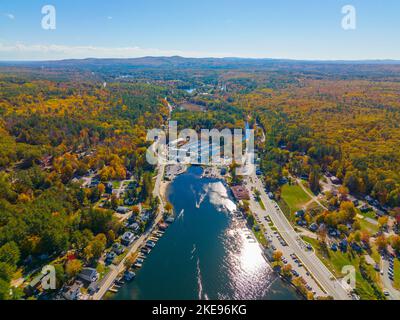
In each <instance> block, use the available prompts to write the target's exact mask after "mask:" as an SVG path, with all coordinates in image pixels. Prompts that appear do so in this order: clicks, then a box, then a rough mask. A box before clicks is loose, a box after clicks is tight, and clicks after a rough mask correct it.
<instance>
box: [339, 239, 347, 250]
mask: <svg viewBox="0 0 400 320" xmlns="http://www.w3.org/2000/svg"><path fill="white" fill-rule="evenodd" d="M339 246H340V250H341V251H342V252H346V251H347V240H346V239H343V240H342V241H340V243H339Z"/></svg>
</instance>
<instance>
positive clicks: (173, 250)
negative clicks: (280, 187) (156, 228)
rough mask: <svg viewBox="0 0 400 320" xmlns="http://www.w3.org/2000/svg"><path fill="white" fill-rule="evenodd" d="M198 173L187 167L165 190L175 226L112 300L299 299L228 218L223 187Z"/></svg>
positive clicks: (239, 226) (238, 224)
mask: <svg viewBox="0 0 400 320" xmlns="http://www.w3.org/2000/svg"><path fill="white" fill-rule="evenodd" d="M201 172H202V169H201V168H200V167H191V168H189V170H188V171H187V173H185V174H183V175H181V176H179V177H177V178H176V180H175V181H174V182H173V183H172V184H171V185H170V187H169V190H168V198H169V200H170V202H171V203H172V204H173V205H174V208H175V211H176V212H177V218H176V221H175V222H174V223H173V224H172V225H171V226H170V227H169V229H168V230H167V231H166V233H165V235H164V236H163V237H162V238H161V239H160V240H159V241H158V243H157V246H156V247H155V248H154V249H153V250H152V252H151V253H150V255H149V256H148V258H147V259H146V260H145V262H144V265H143V267H142V269H140V270H138V271H137V272H136V274H137V276H136V278H135V279H134V280H133V281H132V282H131V283H129V284H126V285H125V286H123V287H122V288H121V289H120V291H119V292H118V293H117V294H116V295H115V296H114V297H113V299H116V300H118V299H119V300H131V299H140V300H142V299H143V300H151V299H166V300H170V299H183V300H187V299H195V300H196V299H299V297H298V296H297V294H296V293H295V292H294V290H293V289H292V288H291V287H289V286H287V285H286V284H285V283H283V282H282V280H281V279H280V278H279V277H277V276H276V275H275V274H274V273H273V272H272V270H271V267H270V266H269V264H268V263H267V262H266V261H265V259H264V257H263V255H262V250H261V248H260V246H259V244H258V243H257V242H256V241H254V239H253V238H250V237H249V235H250V233H249V231H248V229H247V228H246V227H245V225H244V224H243V222H242V221H240V220H237V219H236V218H233V217H232V216H231V215H230V214H229V212H230V211H231V210H233V209H234V208H235V204H234V203H233V202H232V201H231V199H230V197H229V195H228V194H227V190H226V188H225V186H224V185H223V183H222V182H221V181H219V180H215V179H201V178H200V175H201Z"/></svg>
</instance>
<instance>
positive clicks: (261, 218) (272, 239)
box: [250, 197, 327, 297]
mask: <svg viewBox="0 0 400 320" xmlns="http://www.w3.org/2000/svg"><path fill="white" fill-rule="evenodd" d="M250 209H251V211H252V212H253V213H254V214H255V216H256V219H257V222H258V223H259V224H262V225H263V226H264V228H265V230H266V232H265V233H264V235H265V238H266V239H267V241H268V242H269V243H270V244H271V245H273V246H274V249H276V250H278V251H280V252H282V254H283V255H282V261H283V258H285V259H286V262H287V263H286V264H290V265H291V266H292V270H295V271H297V272H298V274H299V275H300V276H301V277H302V278H303V279H304V280H305V281H306V283H307V284H308V285H309V286H310V287H311V288H312V291H313V292H314V294H315V297H326V296H327V294H326V292H324V291H323V290H322V289H321V288H320V287H319V286H318V284H317V282H316V281H315V279H314V278H313V277H312V276H311V274H310V273H309V272H308V271H307V270H306V269H305V268H304V267H300V266H299V265H298V264H297V263H296V262H295V261H294V259H293V258H292V257H291V256H290V255H291V254H292V253H293V250H292V249H291V248H290V247H289V246H284V245H283V244H282V243H281V242H280V241H279V239H278V235H277V234H275V232H274V230H273V229H272V227H271V226H270V225H269V224H268V221H267V220H266V219H265V218H266V217H267V216H268V213H267V212H266V211H265V210H263V209H262V208H261V207H260V205H259V203H258V202H257V201H256V200H255V199H254V197H252V198H251V200H250Z"/></svg>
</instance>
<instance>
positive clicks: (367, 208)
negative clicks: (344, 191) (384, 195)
mask: <svg viewBox="0 0 400 320" xmlns="http://www.w3.org/2000/svg"><path fill="white" fill-rule="evenodd" d="M370 210H371V208H370V206H369V205H367V204H364V205H362V206H361V207H360V211H361V212H368V211H370Z"/></svg>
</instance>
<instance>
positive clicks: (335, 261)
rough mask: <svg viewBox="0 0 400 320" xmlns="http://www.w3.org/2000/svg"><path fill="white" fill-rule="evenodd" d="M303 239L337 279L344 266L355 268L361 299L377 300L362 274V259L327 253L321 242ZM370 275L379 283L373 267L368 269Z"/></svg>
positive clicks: (351, 253) (338, 253)
mask: <svg viewBox="0 0 400 320" xmlns="http://www.w3.org/2000/svg"><path fill="white" fill-rule="evenodd" d="M303 239H304V240H305V241H307V242H309V243H310V244H311V245H312V246H313V248H314V249H315V252H316V254H317V256H318V258H320V259H321V261H322V262H323V263H324V264H325V265H326V266H327V267H328V269H329V270H330V271H331V272H332V273H333V274H334V275H335V276H336V277H337V278H342V277H343V274H342V269H343V267H344V266H348V265H351V266H354V267H355V269H356V290H357V293H358V294H359V295H360V297H361V299H367V300H376V299H377V295H376V293H375V290H374V288H373V287H372V286H371V285H370V283H369V280H367V279H364V278H363V277H362V275H361V272H360V257H359V256H358V255H357V254H355V253H353V252H351V251H348V252H347V253H343V252H341V251H337V252H334V251H332V250H330V249H328V252H325V251H323V250H322V249H321V246H320V244H319V242H318V241H317V240H315V239H312V238H308V237H303ZM367 270H368V273H369V274H370V275H371V277H373V278H374V279H376V281H377V282H379V274H378V273H377V272H376V271H375V270H374V269H373V267H372V266H368V267H367Z"/></svg>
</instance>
